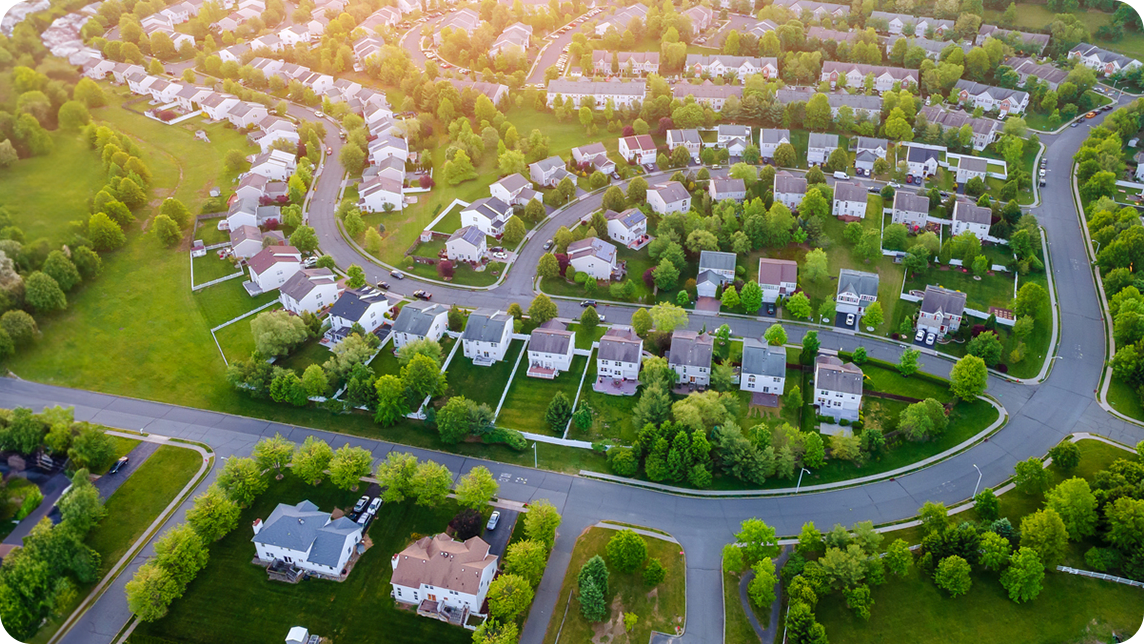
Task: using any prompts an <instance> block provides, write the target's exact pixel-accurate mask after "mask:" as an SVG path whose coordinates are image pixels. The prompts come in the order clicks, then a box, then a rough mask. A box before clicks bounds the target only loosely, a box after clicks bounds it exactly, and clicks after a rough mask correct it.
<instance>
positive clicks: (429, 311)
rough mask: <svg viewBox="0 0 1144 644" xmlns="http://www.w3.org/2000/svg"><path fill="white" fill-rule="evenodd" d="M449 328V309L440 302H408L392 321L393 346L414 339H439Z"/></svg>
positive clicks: (397, 346) (398, 345)
mask: <svg viewBox="0 0 1144 644" xmlns="http://www.w3.org/2000/svg"><path fill="white" fill-rule="evenodd" d="M447 328H449V310H448V309H447V308H445V307H444V306H441V305H440V304H430V303H429V302H421V301H416V302H410V303H408V304H405V305H404V306H402V307H401V311H399V312H398V314H397V319H396V320H394V321H393V346H394V348H396V349H400V348H401V347H403V346H405V345H406V344H408V343H410V342H413V341H415V340H433V341H434V342H436V341H438V340H440V339H441V336H442V335H444V334H445V329H447Z"/></svg>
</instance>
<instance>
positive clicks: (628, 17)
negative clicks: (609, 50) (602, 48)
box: [596, 3, 647, 36]
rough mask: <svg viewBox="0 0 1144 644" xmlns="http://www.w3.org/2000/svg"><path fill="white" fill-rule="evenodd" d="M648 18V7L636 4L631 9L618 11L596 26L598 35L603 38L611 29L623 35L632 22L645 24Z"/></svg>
mask: <svg viewBox="0 0 1144 644" xmlns="http://www.w3.org/2000/svg"><path fill="white" fill-rule="evenodd" d="M645 17H647V6H646V5H642V4H638V3H637V4H634V5H631V6H629V7H624V8H622V9H619V10H617V11H616V13H614V14H612V15H611V16H609V17H606V18H602V19H601V20H600V22H599V24H597V25H596V35H597V36H603V35H604V34H606V33H608V30H609V29H615V30H616V32H617V33H622V32H623V30H625V29H627V28H628V25H629V24H631V22H632V20H639V21H640V22H643V20H644V18H645Z"/></svg>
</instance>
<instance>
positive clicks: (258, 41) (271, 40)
mask: <svg viewBox="0 0 1144 644" xmlns="http://www.w3.org/2000/svg"><path fill="white" fill-rule="evenodd" d="M285 46H286V43H284V42H282V39H281V38H279V37H278V36H277V35H276V34H267V35H265V36H260V37H258V38H255V39H254V40H252V41H250V48H251V49H253V50H254V51H258V50H259V49H269V50H270V51H282V50H283V49H284V48H285Z"/></svg>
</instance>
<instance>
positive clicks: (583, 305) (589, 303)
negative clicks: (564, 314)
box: [580, 300, 596, 309]
mask: <svg viewBox="0 0 1144 644" xmlns="http://www.w3.org/2000/svg"><path fill="white" fill-rule="evenodd" d="M589 306H596V300H584V301H583V302H580V308H582V309H586V308H588V307H589Z"/></svg>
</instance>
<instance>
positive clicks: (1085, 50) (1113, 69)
mask: <svg viewBox="0 0 1144 644" xmlns="http://www.w3.org/2000/svg"><path fill="white" fill-rule="evenodd" d="M1068 57H1069V60H1079V61H1080V62H1081V64H1082V65H1084V66H1085V67H1088V68H1089V69H1091V70H1093V71H1095V72H1096V73H1098V74H1104V75H1105V76H1109V75H1112V74H1116V73H1119V72H1122V71H1125V70H1129V69H1135V68H1137V67H1139V66H1140V61H1138V60H1136V59H1135V58H1129V57H1128V56H1124V55H1122V54H1117V53H1114V52H1111V51H1108V50H1106V49H1101V48H1100V47H1097V46H1096V45H1090V44H1088V43H1086V42H1082V43H1080V44H1079V45H1077V46H1076V47H1073V48H1072V49H1070V50H1069V56H1068Z"/></svg>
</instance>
